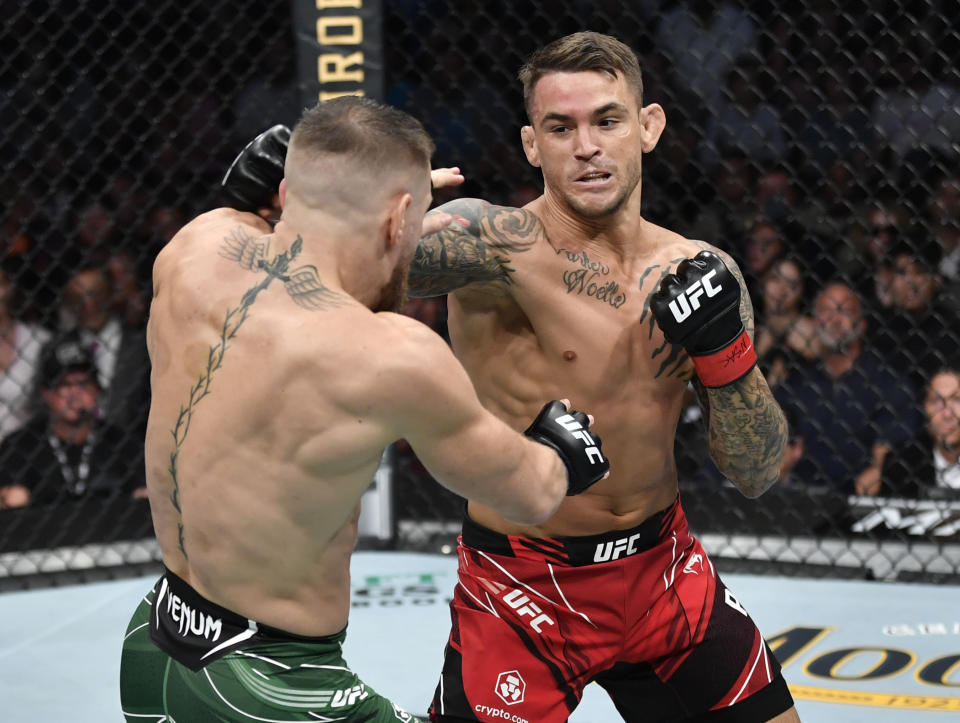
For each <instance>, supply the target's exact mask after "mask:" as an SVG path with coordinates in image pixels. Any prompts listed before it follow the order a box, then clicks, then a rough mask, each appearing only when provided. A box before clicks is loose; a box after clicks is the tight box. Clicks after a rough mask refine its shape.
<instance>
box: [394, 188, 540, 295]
mask: <svg viewBox="0 0 960 723" xmlns="http://www.w3.org/2000/svg"><path fill="white" fill-rule="evenodd" d="M436 210H437V211H443V212H446V213H449V214H452V215H454V216H459V217H460V218H462V219H465V220H466V221H467V224H468V225H467V226H466V227H464V226H463V225H461V224H460V223H458V222H456V221H454V222H453V223H452V224H450V225H449V226H448V227H447V228H445V229H443V230H441V231H438V232H436V233H432V234H428V235H427V236H424V237H423V238H422V239H420V245H419V246H418V247H417V252H416V255H415V256H414V259H413V263H412V264H411V265H410V278H409V285H410V288H409V294H410V296H413V297H424V296H441V295H443V294H447V293H450V292H451V291H456V290H457V289H461V288H463V287H464V286H468V285H471V284H484V286H485V287H486V288H488V289H489V290H490V291H492V292H493V293H499V294H506V293H507V287H508V286H509V285H510V283H511V281H510V277H511V276H512V275H513V273H514V270H513V267H512V265H511V256H512V255H513V254H517V253H523V252H524V251H528V250H529V249H530V248H531V247H532V246H533V245H534V244H535V243H536V242H537V241H538V240H539V239H541V238H543V227H542V226H541V224H540V221H539V220H538V219H537V217H536V216H534V215H533V214H532V213H530V212H528V211H523V210H521V209H518V208H507V207H502V206H491V205H490V204H489V203H487V202H486V201H482V200H479V199H476V198H460V199H457V200H455V201H450V202H449V203H446V204H444V205H443V206H440V207H439V208H438V209H436Z"/></svg>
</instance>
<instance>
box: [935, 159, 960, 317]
mask: <svg viewBox="0 0 960 723" xmlns="http://www.w3.org/2000/svg"><path fill="white" fill-rule="evenodd" d="M927 218H928V220H929V224H930V235H931V236H932V237H933V239H934V240H935V241H936V242H937V243H938V244H939V245H940V250H941V253H942V258H941V259H940V269H939V270H940V274H941V275H942V276H943V281H944V301H945V302H946V303H948V304H949V305H950V306H952V307H953V308H954V309H956V310H960V175H958V174H956V173H952V174H949V175H947V176H946V177H944V178H942V179H941V180H940V182H939V183H938V184H937V185H936V187H935V189H934V191H933V194H932V195H931V196H930V200H929V202H928V203H927Z"/></svg>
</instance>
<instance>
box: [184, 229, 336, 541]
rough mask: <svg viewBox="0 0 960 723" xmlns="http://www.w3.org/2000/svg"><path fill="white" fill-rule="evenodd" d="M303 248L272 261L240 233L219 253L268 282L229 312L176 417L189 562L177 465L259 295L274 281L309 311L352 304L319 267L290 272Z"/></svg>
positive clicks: (258, 243) (262, 245) (263, 246)
mask: <svg viewBox="0 0 960 723" xmlns="http://www.w3.org/2000/svg"><path fill="white" fill-rule="evenodd" d="M302 249H303V239H302V238H301V237H300V236H297V239H296V241H294V242H293V244H292V245H291V246H290V248H289V249H288V250H287V251H284V252H282V253H279V254H276V255H275V256H274V257H273V260H272V261H267V257H268V255H269V250H270V242H269V240H267V241H262V240H259V239H257V238H255V237H253V236H251V235H250V234H249V233H248V232H247V231H246V230H245V229H243V228H238V229H236V230H234V231H233V232H232V233H231V234H230V235H229V236H227V237H226V238H225V239H224V241H223V245H222V246H221V249H220V256H221V257H222V258H225V259H229V260H231V261H235V262H236V263H238V264H240V266H241V267H243V268H244V269H246V270H248V271H264V272H265V273H266V277H264V278H263V279H262V280H261V281H260V282H258V283H257V284H255V285H254V286H252V287H250V288H249V289H248V290H247V291H246V293H244V295H243V297H242V298H241V299H240V303H239V304H238V305H237V306H235V307H233V308H232V309H228V310H227V313H226V315H225V317H224V319H223V326H222V327H221V329H220V338H219V340H218V341H217V343H216V344H212V345H211V346H210V351H209V353H208V354H207V365H206V369H205V370H204V371H203V372H202V373H201V374H200V376H199V377H198V378H197V381H196V382H195V383H194V384H193V386H192V387H190V394H189V397H188V398H187V401H186V403H185V404H181V405H180V412H179V414H177V421H176V423H175V424H174V426H173V429H172V430H170V433H171V434H172V435H173V451H172V452H171V453H170V467H169V469H170V477H171V479H172V480H173V493H172V494H171V495H170V501H171V503H172V504H173V507H174V509H175V510H176V511H177V517H178V519H179V522H178V523H177V537H178V541H179V544H180V552H181V553H183V556H184V557H185V558H186V557H187V551H186V548H185V547H184V544H183V515H182V510H181V508H180V480H179V477H178V469H177V461H178V459H179V456H180V449H181V447H182V446H183V443H184V441H185V440H186V438H187V433H188V432H189V431H190V422H191V420H192V419H193V414H194V412H195V411H196V408H197V405H198V404H200V401H201V400H202V399H204V398H205V397H206V396H207V395H209V394H210V392H211V389H210V385H211V382H212V381H213V373H214V372H215V371H217V370H218V369H219V368H220V367H221V366H222V365H223V357H224V354H225V353H226V351H227V349H228V348H229V347H228V342H229V341H230V340H231V339H233V338H234V337H235V336H236V335H237V332H239V331H240V327H241V326H243V323H244V322H245V321H246V320H247V316H248V315H249V313H250V307H251V306H252V305H253V302H254V301H256V300H257V296H258V295H259V294H260V292H261V291H264V290H265V289H266V288H267V287H268V286H269V285H270V284H271V283H273V281H274V280H279V281H281V282H282V283H283V285H284V288H285V289H286V291H287V294H289V295H290V298H291V299H293V301H294V303H296V304H297V305H298V306H302V307H303V308H305V309H310V310H314V311H316V310H325V309H332V308H336V307H339V306H342V305H343V304H344V303H345V302H346V301H347V299H346V298H345V297H344V295H343V294H340V293H338V292H335V291H331V290H330V289H328V288H327V287H326V286H324V284H323V282H322V281H321V280H320V276H319V274H318V273H317V268H316V267H315V266H310V265H306V266H300V267H297V268H296V269H293V270H292V271H290V270H289V269H290V263H291V262H292V261H293V260H294V259H295V258H296V257H297V256H299V255H300V251H301V250H302Z"/></svg>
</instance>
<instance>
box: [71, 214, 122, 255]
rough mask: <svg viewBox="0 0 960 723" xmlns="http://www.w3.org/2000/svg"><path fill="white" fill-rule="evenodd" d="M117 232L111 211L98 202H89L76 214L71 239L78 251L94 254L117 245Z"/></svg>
mask: <svg viewBox="0 0 960 723" xmlns="http://www.w3.org/2000/svg"><path fill="white" fill-rule="evenodd" d="M118 237H119V230H118V227H117V224H116V222H115V221H114V216H113V211H111V210H110V209H109V208H107V206H106V204H104V203H102V202H100V201H91V202H90V203H88V204H87V205H85V206H84V207H83V208H81V209H80V211H79V213H78V214H77V220H76V223H75V224H74V230H73V238H74V240H75V241H76V243H77V246H78V249H77V250H78V251H79V252H80V253H82V254H87V255H89V254H94V253H97V252H102V251H105V250H107V249H110V248H113V247H115V246H116V245H117V243H118Z"/></svg>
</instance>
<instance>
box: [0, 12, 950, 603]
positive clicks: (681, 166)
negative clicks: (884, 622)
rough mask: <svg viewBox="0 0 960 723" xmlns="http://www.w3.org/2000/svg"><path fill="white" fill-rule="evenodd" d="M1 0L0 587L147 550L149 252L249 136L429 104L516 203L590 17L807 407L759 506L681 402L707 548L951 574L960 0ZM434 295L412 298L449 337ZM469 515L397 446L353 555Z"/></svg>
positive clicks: (462, 153) (443, 547)
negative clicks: (621, 62) (76, 362)
mask: <svg viewBox="0 0 960 723" xmlns="http://www.w3.org/2000/svg"><path fill="white" fill-rule="evenodd" d="M2 5H3V11H4V12H3V13H2V15H0V33H2V44H3V47H4V48H5V50H4V52H3V54H2V55H0V127H2V128H3V134H2V138H0V164H2V168H3V172H2V175H0V183H2V192H0V242H2V254H3V264H2V268H0V366H2V369H0V433H2V435H3V436H2V443H0V488H2V489H3V493H2V500H3V503H2V509H0V586H2V587H0V589H11V588H23V587H28V586H35V585H42V584H45V583H46V582H48V581H51V580H59V581H62V580H65V579H66V580H90V579H104V578H111V577H115V576H119V575H124V574H131V573H132V572H134V573H141V572H143V571H144V570H145V569H146V568H156V567H157V565H158V562H159V559H160V558H159V551H158V548H157V545H156V542H155V541H154V538H153V530H152V526H151V521H150V516H149V509H148V504H147V501H146V499H145V498H144V497H143V495H142V492H143V484H144V481H143V456H142V455H143V430H144V425H145V421H146V415H147V410H148V405H149V358H148V356H147V353H146V346H145V325H146V317H147V313H148V310H149V301H150V296H151V268H152V263H153V259H154V258H155V256H156V254H157V252H158V250H159V249H160V248H162V246H163V245H164V244H165V243H166V242H167V241H168V240H169V239H170V238H171V236H172V235H173V233H174V232H175V231H176V230H177V229H178V228H179V227H180V226H181V225H182V224H184V223H185V222H186V221H188V220H189V219H190V218H192V217H193V216H195V215H196V214H198V213H201V212H203V211H205V210H208V209H210V208H212V207H215V206H216V205H217V191H218V184H219V180H220V177H221V176H222V174H223V172H224V170H225V168H226V167H227V166H228V165H229V163H230V161H231V160H232V159H233V157H234V156H235V155H236V153H237V152H238V151H239V149H240V148H242V147H243V146H244V145H245V143H246V142H247V141H248V140H250V139H251V138H253V137H254V136H255V135H257V134H258V133H259V132H260V131H262V130H263V129H265V128H268V127H270V126H271V125H273V124H276V123H285V124H287V125H293V124H295V122H296V120H297V118H298V116H299V113H300V112H301V110H302V109H303V108H304V107H306V106H308V105H311V104H312V103H313V102H316V101H317V100H318V99H323V98H326V97H332V96H334V95H337V94H338V93H344V92H358V93H365V94H367V95H373V96H377V97H379V98H381V99H382V100H385V101H387V102H389V103H391V104H393V105H396V106H398V107H401V108H403V109H406V110H408V111H409V112H411V113H412V114H413V115H415V116H416V117H418V118H419V119H421V120H422V121H423V123H424V124H425V125H426V127H427V128H428V130H429V131H430V132H431V134H432V135H433V137H434V139H435V141H436V146H437V151H436V155H435V158H434V165H435V166H437V167H439V166H449V165H457V166H459V167H460V168H462V169H463V170H464V173H465V175H466V177H467V179H468V180H467V182H466V184H465V185H464V186H463V187H460V188H458V189H456V190H455V191H454V192H449V189H447V190H444V191H441V192H438V193H437V194H436V195H437V199H436V203H441V202H444V201H447V200H450V199H451V198H454V197H456V196H472V197H479V198H484V199H487V200H489V201H491V202H492V203H496V204H504V205H513V206H522V205H524V204H525V203H527V202H529V201H530V200H532V199H533V198H535V197H536V196H537V195H538V194H539V193H540V192H541V190H542V179H541V178H540V176H539V173H538V171H537V169H534V168H532V167H530V166H529V165H528V164H527V163H526V160H525V158H524V156H523V153H522V150H521V148H520V143H519V128H520V127H521V126H522V125H523V124H524V123H525V117H524V114H523V107H522V94H521V91H520V88H519V83H518V81H517V79H516V75H517V70H518V69H519V67H520V65H521V64H522V62H523V61H524V59H525V58H526V57H527V56H528V55H529V54H530V53H531V52H532V51H533V50H534V49H536V48H537V47H539V46H540V45H543V44H544V43H546V42H548V41H549V40H552V39H554V38H557V37H560V36H561V35H564V34H566V33H570V32H575V31H578V30H594V31H599V32H604V33H610V34H613V35H615V36H616V37H617V38H619V39H620V40H622V41H624V42H625V43H627V44H628V45H629V46H630V47H631V48H633V49H634V51H635V52H636V53H637V55H638V57H639V58H640V61H641V65H642V68H643V72H644V99H643V102H644V103H659V104H661V105H662V107H663V108H664V110H665V113H666V118H667V127H666V130H665V132H664V134H663V136H662V138H661V140H660V142H659V144H658V145H657V147H656V148H655V149H654V151H653V152H651V153H649V154H648V155H646V156H645V159H644V165H643V199H644V216H645V217H646V218H647V219H648V220H650V221H652V222H654V223H657V224H660V225H663V226H665V227H667V228H670V229H673V230H676V231H678V232H679V233H682V234H684V235H687V236H689V237H691V238H701V239H705V240H708V241H710V242H712V243H714V244H716V245H718V246H719V247H721V248H723V249H724V250H726V251H727V252H729V253H730V254H731V255H732V257H733V258H734V259H735V260H736V261H737V263H738V264H739V266H740V268H741V270H742V271H743V273H744V277H745V279H746V282H747V285H748V288H749V290H750V293H751V298H752V301H753V305H754V308H755V313H756V324H757V326H756V334H755V344H756V346H757V349H758V352H759V354H760V364H761V367H762V368H763V369H764V371H765V373H766V375H767V378H768V380H769V382H770V385H771V387H772V388H773V390H774V392H775V394H776V395H777V397H778V399H779V400H780V402H781V404H782V406H783V407H784V409H785V411H786V413H787V415H788V417H789V419H790V422H791V439H790V444H789V447H788V453H787V464H785V466H784V469H783V473H782V475H781V476H782V479H781V481H780V483H779V484H777V485H775V486H774V487H773V488H771V489H770V490H769V491H768V492H767V493H766V494H764V495H763V496H761V497H760V498H758V499H753V500H751V499H746V498H744V497H743V496H742V495H741V494H740V493H739V492H738V491H737V490H736V489H735V488H734V487H733V486H732V485H731V484H730V483H729V482H728V481H727V480H725V479H724V478H723V476H722V475H721V474H720V473H719V472H718V471H717V469H716V467H715V466H714V464H713V463H712V462H711V460H710V458H709V453H708V450H707V439H706V433H705V431H704V423H703V419H702V414H701V412H700V408H699V406H698V405H697V403H696V401H695V397H694V396H693V395H691V397H690V401H689V403H688V404H687V406H686V407H685V409H684V410H683V413H682V416H681V418H680V421H679V425H678V429H677V436H676V447H675V456H676V460H677V467H678V473H679V478H680V489H681V496H682V499H683V502H684V505H685V507H686V510H687V513H688V517H689V518H690V521H691V525H692V527H693V529H694V531H695V533H696V534H698V536H699V537H700V538H701V540H702V541H703V543H704V545H705V546H706V548H707V549H708V551H709V552H710V553H711V554H712V556H713V557H714V558H715V560H716V561H717V564H718V567H720V568H721V569H726V570H737V571H755V572H758V573H763V572H772V573H776V574H787V575H801V576H814V577H848V578H866V579H881V580H899V581H915V580H921V581H937V582H948V583H954V584H955V583H956V582H957V581H960V467H958V463H957V456H956V455H957V451H958V450H957V446H958V444H960V435H958V434H957V424H958V417H960V408H958V407H960V401H958V400H960V392H958V391H957V390H956V387H955V386H954V387H951V384H954V385H955V384H956V380H957V379H958V377H957V375H956V374H955V373H951V370H954V371H955V370H960V354H958V349H960V339H958V334H960V324H958V314H960V293H958V292H960V172H958V168H960V164H958V154H960V73H958V67H960V63H958V57H957V53H958V48H960V42H958V37H957V35H958V32H960V31H958V27H960V26H958V23H957V19H958V18H960V2H958V1H957V0H913V1H908V2H902V1H900V0H898V1H897V2H894V1H893V0H881V1H880V2H864V1H862V0H854V1H853V2H842V3H841V2H840V1H839V0H806V2H800V3H787V2H783V1H782V0H775V1H774V2H750V1H744V2H734V1H733V0H685V1H680V2H658V0H633V1H631V2H625V1H622V0H568V1H566V2H547V0H488V1H487V2H477V3H465V2H454V0H383V1H382V2H368V1H367V0H363V1H361V0H340V1H338V0H316V2H311V1H309V0H292V1H291V2H289V3H281V2H266V1H265V0H250V1H249V2H241V3H237V2H226V0H208V1H206V2H198V1H197V0H187V1H184V2H173V0H152V1H151V2H146V1H145V0H130V1H129V2H123V3H116V2H108V1H107V0H89V1H88V2H83V3H65V2H58V1H57V0H25V1H21V0H18V1H17V2H10V1H8V0H4V2H3V3H2ZM351 83H352V84H353V87H351ZM581 282H582V283H583V284H584V289H585V290H586V292H587V293H589V292H590V285H591V284H595V283H596V284H600V283H602V280H599V279H598V280H592V279H590V278H585V279H581ZM597 288H599V286H598V287H597ZM838 294H839V295H841V297H840V300H839V301H838V296H837V295H838ZM445 309H446V307H445V300H444V299H442V298H440V299H431V300H412V301H411V302H410V304H409V306H408V307H407V310H406V313H409V314H411V315H413V316H416V317H417V318H419V319H421V320H422V321H424V322H426V323H428V324H430V325H431V326H433V327H434V328H435V329H436V330H437V331H438V332H440V333H441V334H445V333H446V326H445ZM838 314H839V316H840V317H841V321H840V322H838V321H837V318H838ZM844 321H845V322H846V323H844ZM841 327H842V329H841ZM71 339H72V340H74V342H76V343H77V344H79V345H80V348H81V352H82V353H84V354H89V355H90V356H89V357H88V358H89V360H91V361H92V362H93V364H94V365H95V367H96V374H97V377H98V381H99V386H100V387H101V388H100V389H99V390H98V392H97V395H98V396H97V409H98V410H99V411H98V412H97V413H96V414H97V417H98V422H97V425H96V427H95V428H96V429H97V430H98V443H97V444H93V445H92V446H91V445H84V444H80V443H76V444H71V443H69V442H66V441H58V440H57V439H56V434H55V433H54V431H53V425H52V424H51V421H50V420H51V419H52V417H53V415H54V413H55V412H54V411H51V410H52V406H51V405H53V404H55V400H52V397H51V392H56V393H59V391H61V390H59V387H58V388H56V389H54V387H55V384H54V381H56V380H55V375H54V376H51V375H53V372H54V371H55V366H51V365H50V363H49V360H50V359H52V358H55V355H54V357H51V356H50V349H51V348H55V345H61V344H64V343H68V342H69V341H70V340H71ZM51 345H54V346H53V347H52V346H51ZM59 383H60V381H57V384H59ZM74 391H75V390H74ZM51 400H52V401H51ZM951 435H952V437H951ZM951 439H952V442H951ZM940 442H942V445H941V447H942V448H941V447H938V446H937V445H938V444H940ZM951 445H952V446H951ZM24 490H27V493H26V494H23V492H24ZM24 503H26V504H24ZM463 504H464V502H463V500H462V499H460V498H459V497H457V496H456V495H455V494H452V493H451V492H449V491H447V490H446V489H445V488H443V487H441V486H440V485H439V484H438V483H437V482H435V481H434V480H433V479H431V477H430V476H429V474H428V473H427V472H426V471H425V470H424V468H423V467H422V466H421V465H420V464H419V462H418V460H417V458H416V456H415V455H414V454H413V452H412V451H411V450H410V448H409V447H408V446H407V445H406V444H405V443H404V442H403V441H402V440H401V441H399V442H398V443H396V444H395V445H393V446H392V447H391V448H389V449H388V450H387V452H386V454H385V456H384V462H383V464H382V465H381V468H380V470H379V472H378V474H377V477H376V480H375V483H374V484H373V485H372V486H371V489H370V491H369V492H368V493H367V494H366V496H365V500H364V513H363V517H362V519H361V537H360V540H359V543H358V545H359V546H365V547H369V548H378V549H403V550H417V551H432V552H438V553H449V552H450V551H451V549H452V546H453V545H454V544H455V540H456V534H457V531H458V529H459V524H460V520H461V517H462V514H463Z"/></svg>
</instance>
